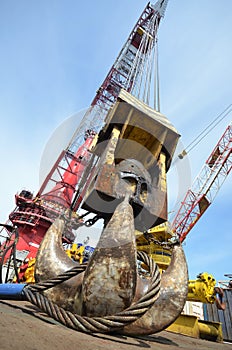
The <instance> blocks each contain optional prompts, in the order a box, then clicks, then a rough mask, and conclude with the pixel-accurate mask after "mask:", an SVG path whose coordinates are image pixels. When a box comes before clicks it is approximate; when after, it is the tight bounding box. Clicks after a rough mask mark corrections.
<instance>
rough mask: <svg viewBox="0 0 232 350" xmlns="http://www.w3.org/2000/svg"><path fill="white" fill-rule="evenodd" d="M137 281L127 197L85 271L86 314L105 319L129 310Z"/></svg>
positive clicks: (83, 294) (113, 217)
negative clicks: (105, 316)
mask: <svg viewBox="0 0 232 350" xmlns="http://www.w3.org/2000/svg"><path fill="white" fill-rule="evenodd" d="M136 278H137V267H136V244H135V237H134V217H133V210H132V207H131V205H130V204H129V203H128V197H127V198H125V200H124V201H123V202H122V203H121V204H119V205H118V207H117V208H116V210H115V212H114V215H113V216H112V218H111V219H110V221H109V223H108V224H107V226H106V228H105V229H104V230H103V232H102V235H101V237H100V240H99V242H98V244H97V247H96V248H95V250H94V253H93V255H92V257H91V260H90V261H89V264H88V266H87V269H86V271H85V275H84V280H83V286H82V297H83V313H84V314H86V315H87V316H104V315H113V314H115V313H118V312H120V311H122V310H124V309H126V308H127V307H128V306H130V305H131V302H132V300H133V298H134V295H135V289H136Z"/></svg>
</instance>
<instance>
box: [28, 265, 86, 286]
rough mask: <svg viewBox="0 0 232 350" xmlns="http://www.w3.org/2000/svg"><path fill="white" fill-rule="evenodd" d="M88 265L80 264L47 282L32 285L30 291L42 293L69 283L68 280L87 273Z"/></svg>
mask: <svg viewBox="0 0 232 350" xmlns="http://www.w3.org/2000/svg"><path fill="white" fill-rule="evenodd" d="M86 266H87V265H86V264H80V265H78V266H75V267H73V268H72V269H70V270H68V271H66V272H64V273H62V274H60V275H58V276H56V277H54V278H51V279H49V280H47V281H42V282H39V283H36V284H34V285H32V284H31V285H30V290H32V291H34V292H42V291H44V290H46V289H50V288H52V287H55V286H56V285H57V284H60V283H62V282H64V281H67V280H68V279H70V278H72V277H74V276H76V275H78V274H79V273H81V272H83V271H85V269H86ZM28 288H29V287H28Z"/></svg>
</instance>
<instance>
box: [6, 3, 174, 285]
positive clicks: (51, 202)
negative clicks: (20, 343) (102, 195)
mask: <svg viewBox="0 0 232 350" xmlns="http://www.w3.org/2000/svg"><path fill="white" fill-rule="evenodd" d="M167 3H168V0H158V1H157V2H156V3H155V4H154V5H153V4H151V3H148V4H147V6H146V7H145V9H144V10H143V12H142V14H141V16H140V17H139V19H138V21H137V23H136V24H135V26H134V28H133V30H132V31H131V33H130V35H129V37H128V39H127V41H126V43H125V45H124V46H123V48H122V50H121V51H120V53H119V55H118V57H117V59H116V61H115V62H114V64H113V66H112V68H111V69H110V71H109V73H108V74H107V76H106V78H105V80H104V82H103V83H102V85H101V86H100V88H99V89H98V91H97V93H96V96H95V97H94V99H93V101H92V103H91V106H90V108H89V109H88V110H87V112H86V113H85V116H84V118H83V120H82V122H81V124H80V126H79V128H78V129H77V130H76V132H75V133H74V135H73V137H72V139H71V141H70V143H69V144H68V146H67V148H66V149H64V150H63V151H62V152H61V154H60V155H59V157H58V159H57V161H56V162H55V164H54V166H53V167H52V169H51V171H50V172H49V174H48V175H47V177H46V179H45V180H44V182H43V184H42V186H41V188H40V189H39V191H38V193H37V194H36V196H33V194H32V193H31V192H30V191H26V190H23V191H21V192H20V193H19V194H17V195H16V196H15V199H16V208H15V209H14V211H13V212H12V213H11V214H10V215H9V221H8V222H7V225H5V227H4V230H5V231H4V233H3V231H2V232H0V236H1V235H2V237H7V238H6V240H4V242H3V243H2V245H1V246H0V247H1V249H0V265H1V266H0V270H1V267H2V266H3V265H4V264H6V263H7V265H8V268H7V270H8V272H7V274H6V278H5V282H7V280H8V277H9V274H10V273H9V269H10V266H11V267H12V259H13V257H14V265H15V266H16V265H17V266H20V265H21V264H22V263H23V262H25V259H27V260H28V259H30V258H34V257H35V256H36V253H37V250H38V247H39V244H40V242H41V240H42V238H43V237H44V234H45V232H46V231H47V229H48V228H49V226H50V225H51V224H52V222H54V220H55V218H57V217H58V216H60V215H67V216H68V217H69V219H70V220H69V225H68V226H67V228H66V231H65V233H64V237H63V240H64V242H67V243H70V242H73V240H74V238H75V237H74V235H73V233H72V230H73V229H76V228H77V227H78V226H80V225H82V224H83V220H81V219H80V218H79V215H78V214H77V213H76V212H77V211H78V209H79V207H80V203H81V200H82V196H83V191H84V185H85V184H86V182H88V178H89V175H90V174H91V172H92V170H93V168H94V166H95V164H96V162H97V156H96V155H95V156H93V155H92V153H91V148H92V147H93V145H94V143H95V135H96V134H97V133H98V132H99V131H100V129H101V128H102V125H103V121H104V119H105V117H106V114H107V112H108V111H109V109H110V108H111V107H112V106H113V104H114V103H115V101H116V99H117V97H118V95H119V92H120V89H121V88H123V89H124V90H126V91H127V92H130V94H132V95H134V96H135V97H138V98H140V100H142V101H144V102H146V103H149V101H150V88H151V86H150V81H151V78H152V70H153V66H154V62H155V57H156V47H157V30H158V27H159V23H160V20H161V18H162V17H163V16H164V13H165V9H166V6H167ZM155 94H156V95H157V96H158V90H157V91H156V92H155ZM154 104H155V105H156V106H158V107H157V109H159V102H158V99H157V97H155V98H154ZM11 223H12V224H13V226H14V227H15V228H16V231H17V234H16V233H15V230H13V233H12V228H10V226H9V224H11ZM15 259H16V262H15ZM15 270H16V268H15ZM15 272H16V271H15ZM16 275H17V273H16ZM9 280H10V278H9ZM2 281H3V276H2V275H1V273H0V283H1V282H2Z"/></svg>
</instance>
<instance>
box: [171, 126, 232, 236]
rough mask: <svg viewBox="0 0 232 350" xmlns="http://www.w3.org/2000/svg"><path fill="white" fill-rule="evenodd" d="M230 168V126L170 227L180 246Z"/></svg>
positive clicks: (231, 158)
mask: <svg viewBox="0 0 232 350" xmlns="http://www.w3.org/2000/svg"><path fill="white" fill-rule="evenodd" d="M231 168H232V124H230V125H229V126H228V127H227V128H226V130H225V132H224V133H223V135H222V136H221V138H220V140H219V141H218V143H217V144H216V146H215V147H214V149H213V151H212V153H211V154H210V156H209V158H208V159H207V160H206V162H205V164H204V166H203V168H202V169H201V171H200V173H199V175H198V176H197V177H196V179H195V180H194V182H193V184H192V187H191V188H190V189H189V190H188V192H187V194H186V196H185V198H184V200H183V202H182V203H181V206H180V208H179V210H178V212H177V215H176V217H175V218H174V220H173V223H172V230H173V232H175V233H177V234H178V235H179V237H180V241H181V242H183V241H184V240H185V238H186V236H187V235H188V233H189V232H190V230H191V229H192V228H193V227H194V225H195V224H196V222H197V221H198V220H199V219H200V217H201V216H202V215H203V213H204V212H205V211H206V209H207V208H208V207H209V206H210V204H211V203H212V202H213V200H214V198H215V197H216V195H217V193H218V191H219V189H220V188H221V186H222V184H223V183H224V181H225V179H226V177H227V176H228V175H229V173H230V171H231Z"/></svg>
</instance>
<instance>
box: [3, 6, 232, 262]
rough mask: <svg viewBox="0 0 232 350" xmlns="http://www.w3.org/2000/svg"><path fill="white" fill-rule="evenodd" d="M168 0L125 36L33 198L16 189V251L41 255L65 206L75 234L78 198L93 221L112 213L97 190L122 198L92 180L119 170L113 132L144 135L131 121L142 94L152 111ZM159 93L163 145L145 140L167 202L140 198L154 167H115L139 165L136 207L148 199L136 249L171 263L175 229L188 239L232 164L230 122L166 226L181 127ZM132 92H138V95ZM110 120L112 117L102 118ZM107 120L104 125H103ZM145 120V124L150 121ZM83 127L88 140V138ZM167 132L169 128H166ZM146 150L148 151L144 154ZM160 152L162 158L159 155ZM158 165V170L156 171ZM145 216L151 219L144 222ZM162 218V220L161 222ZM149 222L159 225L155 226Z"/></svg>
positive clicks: (125, 171) (68, 239)
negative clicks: (163, 109)
mask: <svg viewBox="0 0 232 350" xmlns="http://www.w3.org/2000/svg"><path fill="white" fill-rule="evenodd" d="M167 2H168V1H158V2H157V3H156V4H155V5H151V4H150V3H149V4H148V5H147V6H146V7H145V9H144V11H143V12H142V15H141V16H140V18H139V20H138V21H137V23H136V25H135V27H134V28H133V30H132V32H131V33H130V35H129V38H128V40H127V41H126V44H125V45H124V46H123V48H122V50H121V51H120V54H119V55H118V57H117V59H116V61H115V63H114V64H113V66H112V68H111V69H110V71H109V73H108V74H107V76H106V78H105V80H104V82H103V83H102V85H101V87H100V88H99V89H98V91H97V93H96V96H95V98H94V99H93V101H92V103H91V107H90V108H89V109H88V111H87V112H86V115H85V117H84V119H83V122H82V124H81V126H80V127H79V128H78V130H77V131H76V132H75V134H74V136H73V138H72V140H71V141H70V143H69V145H68V147H67V148H66V150H64V151H63V152H62V153H61V154H60V156H59V158H58V159H57V161H56V163H55V164H54V166H53V168H52V169H51V171H50V173H49V174H48V176H47V178H46V179H45V181H44V183H43V184H42V186H41V188H40V190H39V192H38V193H37V195H36V196H35V197H34V198H33V196H32V194H31V193H30V192H28V191H22V192H21V193H20V194H19V195H16V204H17V207H16V209H15V210H14V212H12V213H11V214H10V220H11V222H12V223H13V225H15V226H16V227H17V228H18V231H19V238H17V239H18V243H17V252H18V253H19V252H25V254H27V255H23V259H25V257H27V258H34V257H35V256H36V253H37V249H38V247H39V244H40V242H41V240H42V238H43V236H44V234H45V232H46V230H47V229H48V227H49V226H50V225H51V223H52V222H53V221H54V220H55V218H56V217H57V216H59V215H60V214H61V213H62V214H64V213H66V215H69V216H70V225H69V227H68V228H67V229H66V232H65V235H64V237H63V240H64V242H73V239H74V236H73V235H72V229H75V228H77V227H79V226H80V225H82V224H83V219H82V218H81V217H80V216H79V215H78V214H76V212H77V211H78V209H79V208H80V206H81V207H82V208H84V209H85V210H86V211H87V214H88V213H89V212H92V213H96V217H95V219H94V220H90V221H89V222H95V220H97V219H98V218H99V217H104V219H105V220H107V215H105V211H106V206H105V205H104V204H102V203H100V204H99V206H98V207H96V204H94V205H93V203H95V202H96V193H99V192H101V193H103V194H104V195H105V196H106V197H107V201H106V203H107V207H109V197H110V198H111V199H112V198H116V201H115V202H114V204H113V205H112V208H111V209H110V213H109V214H112V212H113V211H114V209H115V206H116V205H117V204H118V201H117V199H118V194H115V193H113V191H112V188H111V189H110V188H109V186H108V190H105V189H103V187H105V185H106V182H102V181H101V183H99V182H97V181H96V179H94V180H93V177H92V176H91V174H93V173H94V171H96V170H95V169H96V168H97V169H98V172H100V175H98V178H99V177H100V176H101V177H103V178H105V179H107V182H108V181H109V176H108V177H107V172H109V169H110V171H111V172H114V170H115V166H112V162H111V159H110V156H109V153H110V152H111V151H112V149H113V148H114V151H115V145H114V144H113V142H111V141H112V139H110V133H112V134H113V136H114V138H116V139H119V135H120V138H123V137H124V136H125V137H126V138H128V135H129V138H130V139H134V140H136V141H137V142H139V143H142V141H141V136H140V138H137V139H136V137H137V131H135V129H136V128H135V125H134V124H133V123H135V122H136V123H138V119H137V118H138V117H137V116H136V115H135V110H139V108H140V106H139V104H138V102H137V99H139V100H140V101H142V107H143V113H144V110H146V113H147V114H150V115H151V114H152V113H154V112H153V111H151V110H150V109H149V107H148V106H146V107H145V104H146V105H147V104H148V103H149V100H150V82H149V81H150V78H151V68H152V62H154V57H155V52H156V44H157V30H158V26H159V23H160V19H161V17H162V16H163V15H164V12H165V9H166V6H167ZM128 93H129V94H128ZM155 94H156V97H155V98H154V104H155V109H156V111H157V113H156V119H159V120H160V121H161V124H160V125H158V126H156V128H157V130H158V132H159V137H157V138H158V142H157V140H156V147H157V146H158V148H159V147H160V152H159V153H158V154H154V152H153V150H152V148H150V149H149V147H150V145H149V144H146V148H147V149H148V150H149V152H150V154H149V156H150V155H152V157H151V158H153V163H152V162H151V164H149V161H148V162H147V163H145V165H146V168H147V169H148V170H149V172H150V173H151V172H153V171H154V172H156V191H155V192H154V191H153V194H154V193H155V194H157V193H158V195H159V198H160V199H161V202H162V205H161V206H160V207H159V208H156V212H152V210H151V207H152V206H150V207H149V206H147V207H146V204H145V202H143V201H141V197H142V196H143V195H147V188H146V186H147V185H145V187H144V189H142V188H143V186H144V183H143V182H139V181H140V179H143V180H144V179H145V180H146V182H147V183H150V184H151V180H150V175H149V174H147V173H144V172H141V169H140V168H139V166H138V164H137V163H135V162H131V163H130V164H129V168H128V164H127V166H126V168H125V166H124V164H123V162H121V161H119V162H118V164H117V161H116V167H118V169H117V170H119V171H120V173H121V175H122V176H123V177H124V178H131V171H130V170H131V167H132V168H136V167H137V170H136V171H137V173H136V172H135V174H134V175H135V178H136V181H138V183H139V186H137V187H140V193H138V192H137V198H135V201H134V211H135V212H136V210H137V212H138V213H139V212H140V209H141V207H142V205H143V206H144V208H145V211H146V213H145V215H144V216H143V217H139V214H138V217H139V218H138V220H137V223H136V225H137V226H136V228H137V229H138V231H137V232H138V234H137V244H138V249H141V250H145V251H147V252H148V253H150V254H151V255H152V256H153V257H154V258H155V260H156V261H158V262H159V264H160V266H161V269H165V268H166V267H167V265H168V264H169V261H170V253H169V252H168V251H165V249H164V241H165V240H167V239H168V238H170V237H171V236H172V235H173V234H174V233H177V234H178V236H179V237H180V240H181V241H183V240H184V239H185V237H186V235H187V234H188V232H189V231H190V230H191V229H192V227H193V226H194V225H195V223H196V222H197V221H198V219H199V218H200V217H201V215H202V214H203V213H204V211H205V210H206V209H207V207H208V206H209V205H210V204H211V203H212V200H213V199H214V196H215V194H216V192H217V191H218V190H219V188H220V186H221V185H222V183H223V181H224V180H225V178H226V176H227V175H228V174H229V172H230V170H231V158H230V155H231V126H229V127H228V128H227V130H226V131H225V133H224V134H223V136H222V137H221V139H220V140H219V142H218V144H217V145H216V147H215V149H214V150H213V152H212V154H211V156H210V157H209V159H208V160H207V162H206V164H205V166H204V167H203V169H202V171H201V173H200V175H199V176H198V178H197V179H196V181H195V182H194V185H193V188H192V189H190V190H189V191H188V192H187V195H186V197H185V200H184V201H183V203H182V206H181V207H180V209H179V211H178V214H177V216H176V218H175V220H174V222H173V224H172V227H171V230H170V229H169V230H167V225H166V223H167V213H166V171H167V170H168V168H169V166H170V161H171V158H172V156H173V153H174V149H175V145H176V143H177V140H178V137H179V135H178V133H177V132H176V130H175V129H174V128H173V127H172V126H171V125H170V123H169V122H168V121H167V120H166V119H165V117H164V116H162V115H161V114H160V113H159V98H158V91H157V92H155ZM132 96H134V97H135V98H136V99H133V98H132ZM121 104H122V105H124V106H125V105H130V108H129V109H128V115H129V114H131V119H128V120H127V121H126V122H125V121H124V123H123V125H124V126H123V128H121V130H118V129H117V128H115V125H116V124H118V125H121V124H122V120H120V113H121V112H122V111H123V112H124V113H125V112H127V111H125V110H123V109H121V108H122V107H121V106H120V105H121ZM108 113H111V114H108ZM133 113H134V115H133ZM109 115H110V117H109ZM141 115H142V114H140V115H139V117H141ZM115 118H116V119H115ZM133 118H134V119H133ZM104 119H105V120H104ZM107 120H108V123H106V124H104V123H105V121H107ZM162 124H163V125H165V127H166V130H165V131H164V127H163V125H162ZM105 125H107V126H105ZM161 125H162V126H161ZM102 126H104V127H103V128H102ZM136 127H137V124H136ZM140 127H141V128H143V129H144V125H143V126H140ZM149 127H150V126H149V125H148V128H149ZM123 129H124V130H123ZM130 129H131V130H132V131H131V130H130ZM145 129H146V126H145ZM84 133H85V140H84V143H83V134H84ZM143 133H144V135H145V136H147V135H148V131H147V130H143ZM164 133H165V134H166V135H165V136H164ZM140 134H141V129H140ZM162 134H163V135H162ZM144 135H143V138H144ZM150 139H151V138H150ZM105 140H109V142H110V143H111V145H110V147H109V148H108V150H107V152H108V154H107V152H106V154H105V165H107V166H105V168H104V167H99V166H98V162H99V158H100V155H101V154H102V153H104V152H103V150H104V148H103V147H102V145H101V143H104V141H105ZM153 142H154V140H153ZM123 146H124V145H123ZM123 146H121V147H118V150H117V152H118V154H119V155H120V157H121V158H123V159H126V158H128V154H125V153H124V154H122V149H123ZM162 147H163V148H162ZM165 147H166V150H167V149H168V152H167V151H166V152H165V151H164V149H165ZM110 148H111V149H110ZM129 154H130V152H129ZM142 156H143V157H144V154H143V155H142ZM146 157H147V154H145V158H146ZM147 158H148V157H147ZM154 158H156V159H155V162H154ZM139 161H142V159H140V158H139ZM143 161H144V160H143ZM154 163H155V164H154ZM157 171H158V173H159V174H158V176H157ZM114 175H115V174H114ZM57 179H58V180H57ZM113 179H114V181H115V180H116V177H115V176H114V178H113ZM157 179H158V180H157ZM130 180H131V179H130ZM153 180H154V178H153ZM111 182H112V179H111ZM86 183H87V186H86ZM102 184H103V186H102ZM151 187H152V186H151ZM141 189H142V190H141ZM157 189H158V190H157ZM136 191H137V189H136ZM119 197H120V194H119ZM83 199H84V200H83ZM97 202H99V198H97ZM139 202H140V203H139ZM102 206H103V207H102ZM153 207H154V203H153ZM107 210H108V208H107ZM154 217H155V219H154ZM145 219H146V222H147V224H145V225H144V220H145ZM135 222H136V221H135ZM160 223H161V225H159V224H160ZM165 225H166V226H165ZM151 226H154V227H153V228H151ZM164 227H165V229H164ZM147 229H148V230H147ZM144 231H145V234H144ZM8 233H9V237H10V238H9V240H10V241H13V240H14V239H15V236H14V235H12V234H11V233H10V232H8ZM32 235H33V238H32ZM152 243H153V244H155V246H154V247H152V246H151V244H152ZM157 243H158V244H157ZM6 247H9V242H8V241H6ZM3 250H4V249H3ZM5 251H6V249H5ZM10 255H11V252H10V250H7V253H6V254H5V255H4V261H5V262H6V261H7V260H8V261H9V258H10ZM23 259H22V260H23Z"/></svg>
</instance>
